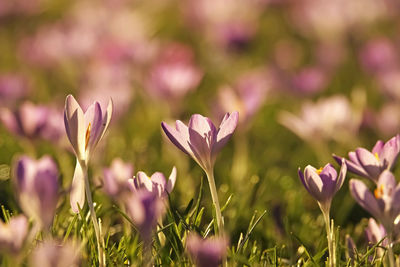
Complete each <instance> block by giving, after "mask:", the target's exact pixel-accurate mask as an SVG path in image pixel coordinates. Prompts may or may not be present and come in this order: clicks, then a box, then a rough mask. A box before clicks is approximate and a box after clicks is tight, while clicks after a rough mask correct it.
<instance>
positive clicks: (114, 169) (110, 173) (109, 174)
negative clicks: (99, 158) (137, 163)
mask: <svg viewBox="0 0 400 267" xmlns="http://www.w3.org/2000/svg"><path fill="white" fill-rule="evenodd" d="M103 175H104V179H103V181H104V191H105V192H106V193H107V194H108V195H109V196H112V197H117V196H118V195H119V194H120V193H122V192H124V191H126V190H128V189H129V179H131V178H132V176H133V165H132V164H131V163H125V162H124V161H123V160H122V159H120V158H116V159H114V160H113V161H112V162H111V166H110V168H105V169H104V170H103Z"/></svg>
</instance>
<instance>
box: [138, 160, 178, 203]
mask: <svg viewBox="0 0 400 267" xmlns="http://www.w3.org/2000/svg"><path fill="white" fill-rule="evenodd" d="M175 182H176V168H175V167H173V168H172V171H171V174H170V175H169V178H168V181H167V180H166V179H165V176H164V174H162V173H161V172H155V173H153V175H151V177H149V176H147V174H146V173H144V172H138V173H137V175H136V177H134V179H133V180H132V184H133V187H134V188H135V189H136V190H140V189H141V188H143V190H146V191H148V192H152V193H154V194H156V195H158V196H159V197H166V196H167V194H170V193H171V192H172V189H174V186H175Z"/></svg>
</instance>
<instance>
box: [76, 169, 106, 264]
mask: <svg viewBox="0 0 400 267" xmlns="http://www.w3.org/2000/svg"><path fill="white" fill-rule="evenodd" d="M80 164H81V166H82V170H83V173H84V175H85V192H86V199H87V202H88V206H89V210H90V217H91V218H92V222H93V227H94V231H95V234H96V239H97V250H98V254H99V267H104V266H106V265H105V261H106V255H105V254H104V247H105V245H104V240H103V238H102V236H101V232H100V227H99V223H98V221H97V216H96V211H95V210H94V206H93V200H92V193H91V192H90V184H89V178H88V170H87V166H86V164H83V163H80Z"/></svg>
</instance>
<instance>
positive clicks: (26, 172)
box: [15, 156, 58, 229]
mask: <svg viewBox="0 0 400 267" xmlns="http://www.w3.org/2000/svg"><path fill="white" fill-rule="evenodd" d="M15 183H16V189H17V193H18V198H19V202H20V205H21V209H22V210H23V211H24V213H25V214H26V215H27V216H29V217H32V218H34V220H35V221H36V222H37V223H39V226H40V227H42V228H45V229H47V228H49V227H50V225H51V224H52V222H53V218H54V215H55V211H56V207H57V201H58V168H57V165H56V163H55V162H54V161H53V160H52V159H51V158H50V157H49V156H44V157H42V158H41V159H39V160H34V159H32V158H30V157H28V156H22V157H20V158H19V159H18V160H17V162H16V166H15Z"/></svg>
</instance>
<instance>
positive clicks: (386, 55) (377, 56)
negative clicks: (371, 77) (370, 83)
mask: <svg viewBox="0 0 400 267" xmlns="http://www.w3.org/2000/svg"><path fill="white" fill-rule="evenodd" d="M397 58H398V54H397V48H396V47H395V46H394V45H393V43H392V42H391V41H390V40H389V39H386V38H377V39H373V40H371V41H369V42H368V43H367V44H366V45H365V46H364V47H363V48H362V50H361V53H360V61H361V63H362V65H363V67H364V68H365V69H366V70H367V71H368V72H369V73H372V74H377V73H380V72H386V71H389V70H392V69H394V68H397V67H398V60H397Z"/></svg>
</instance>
